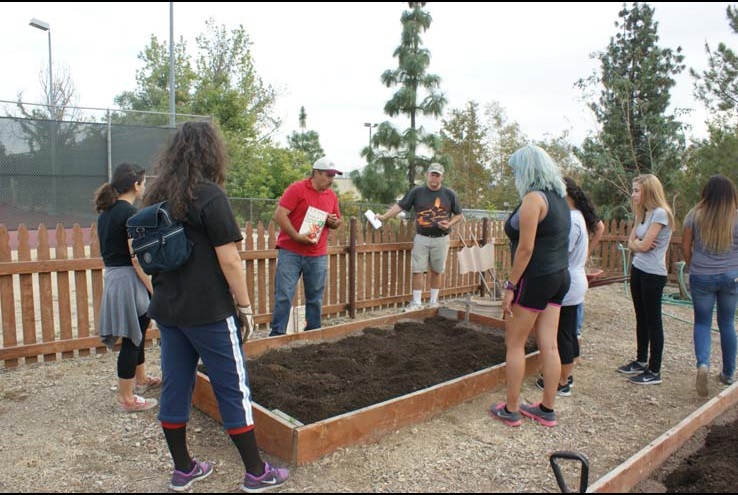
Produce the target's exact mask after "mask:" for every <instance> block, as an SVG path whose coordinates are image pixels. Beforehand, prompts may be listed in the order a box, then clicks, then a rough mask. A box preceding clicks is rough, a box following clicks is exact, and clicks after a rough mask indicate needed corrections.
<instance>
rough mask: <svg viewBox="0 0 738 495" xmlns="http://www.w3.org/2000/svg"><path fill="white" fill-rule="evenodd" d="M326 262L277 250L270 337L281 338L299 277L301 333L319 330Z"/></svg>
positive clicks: (324, 257) (325, 259)
mask: <svg viewBox="0 0 738 495" xmlns="http://www.w3.org/2000/svg"><path fill="white" fill-rule="evenodd" d="M327 260H328V256H327V255H325V256H303V255H300V254H297V253H294V252H292V251H289V250H287V249H279V250H278V254H277V272H276V274H275V276H274V311H273V313H272V331H271V332H270V333H269V336H270V337H274V336H275V335H284V334H285V332H286V329H287V323H288V322H289V320H290V309H291V308H292V299H294V297H295V289H296V288H297V282H298V280H300V275H302V284H303V288H304V289H305V330H314V329H316V328H320V315H321V312H322V309H323V289H324V288H325V276H326V272H327V271H328V270H327V268H328V264H327Z"/></svg>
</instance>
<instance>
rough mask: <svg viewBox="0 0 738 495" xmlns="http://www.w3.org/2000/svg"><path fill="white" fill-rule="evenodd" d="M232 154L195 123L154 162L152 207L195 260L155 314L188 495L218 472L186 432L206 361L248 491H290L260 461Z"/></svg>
mask: <svg viewBox="0 0 738 495" xmlns="http://www.w3.org/2000/svg"><path fill="white" fill-rule="evenodd" d="M226 164H227V155H226V149H225V145H224V143H223V140H222V138H221V137H220V135H219V133H218V131H217V130H216V128H215V127H214V126H213V125H212V124H211V123H209V122H187V123H185V124H184V125H182V126H181V127H180V128H179V129H178V130H177V132H176V133H175V134H174V135H173V136H172V139H171V140H170V142H169V144H168V146H167V147H166V148H165V149H164V151H163V153H162V155H161V157H160V158H159V159H158V161H157V163H156V167H155V170H154V173H155V175H156V178H155V179H154V180H153V181H152V182H153V183H152V184H151V186H150V188H149V191H148V193H147V194H146V196H145V198H144V202H145V203H146V204H154V203H158V202H160V201H167V202H168V206H169V209H170V211H171V213H172V215H173V216H174V217H175V218H176V219H178V220H180V221H181V222H182V224H183V225H184V227H185V232H186V234H187V238H188V239H189V241H190V242H191V244H192V253H191V255H190V257H189V259H188V260H187V262H185V264H184V265H182V266H181V267H179V268H178V269H176V270H173V271H169V272H163V273H158V274H155V275H154V276H153V277H152V281H153V286H154V295H153V297H152V298H151V305H150V307H149V315H150V316H151V317H152V318H153V319H154V320H156V323H157V325H158V327H159V330H160V332H161V366H162V371H163V374H164V387H163V389H162V393H161V404H160V408H159V420H160V421H161V426H162V429H163V430H164V437H165V438H166V441H167V445H168V446H169V452H170V453H171V455H172V459H173V461H174V473H173V474H172V480H171V483H170V484H169V488H171V489H172V490H175V491H184V490H187V489H188V488H189V487H190V485H192V483H193V482H195V481H198V480H201V479H204V478H206V477H207V476H209V475H210V474H211V473H212V471H213V467H212V465H211V464H210V463H208V462H200V461H197V460H195V459H193V458H192V457H191V455H190V453H189V451H188V448H187V436H186V428H187V422H188V421H189V418H190V409H191V404H192V392H193V389H194V387H195V378H196V368H197V362H198V360H199V359H202V362H203V363H204V365H205V366H206V368H207V371H208V376H209V378H210V383H211V384H212V385H213V392H214V393H215V396H216V398H217V400H218V407H219V409H220V414H221V417H222V420H223V427H224V428H225V430H226V431H227V432H228V435H229V436H230V437H231V440H232V441H233V443H234V444H235V445H236V448H237V449H238V451H239V453H240V455H241V459H242V461H243V465H244V468H245V470H246V474H245V475H244V479H243V483H242V484H241V487H240V488H241V490H243V491H246V492H261V491H265V490H269V489H272V488H276V487H278V486H280V485H282V484H283V483H284V482H285V481H286V480H287V478H288V476H289V472H288V471H287V470H286V469H282V468H276V467H273V466H271V465H269V463H266V462H264V461H262V459H261V456H260V454H259V449H258V447H257V445H256V436H255V433H254V416H253V410H252V404H251V390H250V388H249V378H248V373H247V371H246V359H245V358H244V352H243V335H242V333H241V326H243V327H244V330H245V331H246V332H247V334H248V333H250V332H251V330H252V329H253V316H252V311H251V300H250V298H249V293H248V289H247V287H246V279H245V277H244V276H243V265H242V262H241V258H240V255H239V252H238V243H239V242H240V241H241V239H243V236H242V234H241V229H240V228H239V226H238V224H237V223H236V219H235V218H234V216H233V212H232V211H231V206H230V203H229V202H228V198H227V197H226V194H225V191H224V190H223V184H224V183H225V174H226Z"/></svg>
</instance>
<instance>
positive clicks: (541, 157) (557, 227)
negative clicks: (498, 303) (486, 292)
mask: <svg viewBox="0 0 738 495" xmlns="http://www.w3.org/2000/svg"><path fill="white" fill-rule="evenodd" d="M509 163H510V166H511V167H512V169H513V173H514V175H515V187H516V189H517V190H518V194H519V195H520V198H521V202H520V204H519V205H518V206H517V208H515V210H514V211H513V212H512V214H511V215H510V217H509V218H508V219H507V221H506V222H505V234H507V236H508V238H509V239H510V251H511V253H512V259H513V263H512V268H511V269H510V275H509V278H508V280H506V281H505V285H504V289H505V290H504V293H503V295H502V309H503V314H504V316H505V346H506V348H507V353H506V366H505V373H506V378H507V400H506V402H500V403H498V404H496V405H493V406H492V407H491V408H490V414H491V415H492V416H493V417H495V418H497V419H499V420H500V421H502V422H503V423H505V424H506V425H508V426H520V424H521V423H522V421H521V414H522V415H524V416H527V417H529V418H531V419H533V420H534V421H537V422H539V423H540V424H542V425H544V426H555V425H556V414H555V412H554V401H555V399H556V388H557V385H558V381H559V374H560V372H561V362H560V360H559V352H558V347H557V343H556V336H557V330H558V326H559V311H560V309H561V302H562V300H563V298H564V295H565V294H566V292H567V291H568V290H569V270H568V266H569V260H568V247H569V229H570V226H571V218H570V214H569V205H568V204H567V202H566V199H565V197H566V185H565V184H564V181H563V179H562V177H561V170H560V169H559V167H558V165H556V163H554V161H553V160H552V159H551V157H550V156H549V155H548V153H546V151H544V150H543V149H542V148H540V147H538V146H535V145H527V146H524V147H522V148H520V149H519V150H517V151H516V152H515V153H513V154H512V156H511V157H510V161H509ZM534 328H535V330H536V340H537V343H538V349H539V351H540V355H541V363H542V364H543V381H544V384H545V387H544V390H543V398H542V400H541V401H540V402H538V403H536V404H521V403H520V387H521V386H522V383H523V376H524V375H525V343H526V341H527V340H528V335H529V334H530V332H531V330H532V329H534Z"/></svg>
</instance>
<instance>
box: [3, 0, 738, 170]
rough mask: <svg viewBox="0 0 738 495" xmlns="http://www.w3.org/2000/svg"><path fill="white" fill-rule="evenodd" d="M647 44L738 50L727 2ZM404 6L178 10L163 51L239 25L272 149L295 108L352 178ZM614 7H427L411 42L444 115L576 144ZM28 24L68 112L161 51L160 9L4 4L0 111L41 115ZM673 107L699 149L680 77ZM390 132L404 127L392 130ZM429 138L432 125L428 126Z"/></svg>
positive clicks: (682, 8) (690, 56) (673, 20)
mask: <svg viewBox="0 0 738 495" xmlns="http://www.w3.org/2000/svg"><path fill="white" fill-rule="evenodd" d="M651 5H652V6H654V7H655V9H656V14H655V15H656V20H657V21H658V22H659V35H660V38H661V39H660V45H661V46H662V47H669V48H676V47H677V46H681V47H682V48H683V52H684V54H685V56H686V60H685V62H686V64H687V66H688V67H694V68H695V69H697V70H702V69H703V68H704V67H705V66H706V56H705V51H704V44H705V42H708V43H709V44H710V46H712V47H713V48H714V47H716V46H717V44H718V43H719V42H721V41H722V42H726V43H727V44H728V45H730V46H738V39H737V38H736V35H735V34H733V33H732V31H730V28H729V27H728V23H727V20H726V17H725V8H726V6H727V5H730V3H728V2H707V3H696V2H684V3H678V2H651ZM406 7H407V3H406V2H386V3H364V2H353V3H352V2H342V3H321V2H312V3H289V2H277V3H269V4H266V3H261V2H239V3H223V2H211V3H207V4H204V3H199V2H190V3H178V2H174V31H175V38H177V39H179V37H180V36H182V37H184V38H185V40H187V46H188V48H189V51H190V53H191V54H192V55H195V52H194V49H195V42H194V38H195V36H196V35H198V34H200V33H202V32H204V31H205V21H206V20H207V19H208V18H211V17H212V18H213V19H214V20H215V22H216V24H218V25H220V24H225V25H226V27H227V28H235V27H237V26H238V25H239V24H242V25H243V26H244V28H245V29H246V32H247V33H248V34H249V36H250V37H251V41H252V42H253V55H254V59H255V64H256V69H257V71H258V73H259V74H260V76H261V77H262V78H263V79H264V80H265V82H267V83H269V84H272V85H273V86H274V87H276V88H277V89H278V90H279V92H280V94H281V96H280V98H279V103H278V106H277V115H278V116H279V117H280V118H281V119H282V120H283V123H284V124H283V126H282V129H281V132H280V133H279V134H278V135H277V139H278V140H279V141H280V142H281V143H283V144H284V143H286V139H285V137H286V136H287V135H288V134H290V133H291V132H292V131H294V130H296V129H297V128H298V113H299V109H300V106H302V105H304V106H305V108H306V111H307V114H308V121H307V123H308V128H309V129H312V130H316V131H318V132H319V133H320V137H321V144H322V145H323V148H324V149H325V151H326V153H327V154H328V155H330V156H332V157H333V158H334V159H335V160H336V161H337V162H338V163H341V164H342V166H344V168H346V169H347V170H351V169H356V168H360V167H361V166H362V165H363V162H362V159H361V157H360V156H359V150H360V148H361V147H362V146H365V145H366V143H367V142H368V139H369V136H368V129H367V127H365V126H364V123H365V122H382V121H384V120H387V118H386V116H385V115H384V114H383V108H384V104H385V102H386V101H387V100H388V99H389V98H390V96H391V95H392V92H393V90H392V89H388V88H385V87H384V86H383V85H382V84H381V82H380V75H381V73H382V72H384V71H385V70H387V69H394V68H395V67H396V66H397V63H396V59H394V58H393V57H392V53H393V51H394V49H395V48H396V47H397V46H398V44H399V41H400V32H401V23H400V16H401V14H402V12H403V10H404V9H405V8H406ZM621 8H622V3H621V2H600V3H593V2H592V3H567V2H557V3H515V4H512V3H507V2H487V3H466V2H455V3H447V2H429V3H428V4H427V10H428V11H429V12H430V13H431V15H432V17H433V23H432V25H431V27H430V29H429V30H428V31H427V33H425V35H424V36H423V40H424V44H425V46H426V48H428V49H429V50H430V52H431V55H432V59H431V65H430V69H429V71H430V72H431V73H434V74H437V75H439V76H440V77H441V79H442V82H441V90H442V91H443V92H444V93H445V94H446V97H447V98H448V101H449V104H448V106H447V110H448V109H450V108H461V107H463V106H464V105H465V103H466V102H467V101H469V100H474V101H476V102H478V103H480V104H481V105H484V104H486V103H489V102H493V101H496V102H499V103H500V104H501V105H502V106H503V107H504V108H505V109H506V110H507V115H508V117H509V118H510V119H511V120H514V121H517V122H518V123H519V124H520V126H521V128H522V131H523V132H524V133H525V134H527V135H528V136H529V137H531V138H534V139H540V138H543V137H544V136H546V135H558V134H560V133H561V132H562V131H564V130H567V131H569V133H570V135H571V140H572V142H575V143H578V142H580V141H581V140H582V139H583V138H584V137H585V136H586V135H587V134H588V133H589V132H592V131H593V130H594V128H595V126H594V120H593V118H592V116H591V115H590V114H589V112H588V111H587V110H586V108H585V106H584V104H583V103H582V102H581V93H580V91H579V90H577V89H576V88H574V83H575V81H576V80H577V79H579V78H582V77H587V76H588V75H590V74H591V73H592V71H593V70H595V69H596V68H597V64H596V62H595V61H594V60H592V59H591V58H590V54H591V53H593V52H595V51H599V50H603V49H604V48H605V47H606V46H607V44H608V43H609V40H610V37H612V36H614V35H615V32H616V31H615V27H614V23H615V21H617V20H618V17H617V14H618V11H619V10H620V9H621ZM32 17H35V18H38V19H41V20H43V21H45V22H47V23H49V24H50V26H51V44H52V59H53V65H54V72H55V73H58V72H60V71H62V70H65V71H68V73H69V75H70V76H71V79H72V80H73V81H74V83H75V85H76V87H77V91H78V94H79V101H78V105H79V106H84V107H102V108H107V107H111V108H113V107H114V105H113V97H114V96H115V95H116V94H118V93H120V92H122V91H126V90H132V89H134V88H135V73H136V70H137V69H139V68H140V67H141V66H142V64H141V62H140V61H139V60H138V58H137V55H138V53H139V52H141V51H142V50H143V49H144V47H145V46H146V45H147V44H148V41H149V38H150V36H151V35H152V34H154V35H156V36H157V38H159V40H162V41H167V42H168V40H169V2H150V3H118V2H92V3H75V2H65V3H45V2H32V3H23V2H5V3H4V4H3V15H2V18H1V19H0V44H1V45H2V46H3V47H4V48H3V50H2V52H0V67H3V77H2V78H0V100H15V99H16V96H17V94H18V93H19V92H20V91H22V92H23V95H24V100H25V101H29V102H41V101H42V95H41V92H42V91H41V86H40V83H39V78H40V77H41V76H42V74H43V75H44V76H45V75H46V70H47V68H48V38H47V33H45V32H42V31H40V30H38V29H35V28H33V27H31V26H29V25H28V23H29V21H30V19H31V18H32ZM672 102H673V104H674V105H675V106H677V107H681V108H693V109H694V112H693V113H692V114H691V116H690V117H689V118H688V119H687V120H688V122H689V123H690V124H692V125H693V127H694V132H693V134H694V135H696V136H698V137H701V136H704V129H705V126H704V123H703V121H704V119H705V113H704V109H703V108H702V105H701V104H699V103H698V102H696V101H694V98H693V96H692V80H691V78H690V77H689V76H688V74H687V71H685V73H684V74H683V75H682V76H680V77H679V79H678V80H677V86H676V87H675V88H674V90H673V91H672ZM395 120H396V122H398V123H399V124H400V125H402V126H403V127H405V126H407V121H406V119H395ZM425 125H427V127H428V128H429V129H431V130H433V131H437V130H438V129H439V128H440V122H427V123H425Z"/></svg>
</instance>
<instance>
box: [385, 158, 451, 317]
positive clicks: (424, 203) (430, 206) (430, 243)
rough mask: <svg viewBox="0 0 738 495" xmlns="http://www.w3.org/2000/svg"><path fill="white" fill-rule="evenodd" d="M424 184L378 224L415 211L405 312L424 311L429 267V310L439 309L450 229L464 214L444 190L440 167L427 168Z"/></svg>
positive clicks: (388, 212)
mask: <svg viewBox="0 0 738 495" xmlns="http://www.w3.org/2000/svg"><path fill="white" fill-rule="evenodd" d="M425 175H426V183H425V184H423V185H422V186H416V187H414V188H412V189H411V190H410V191H409V192H408V193H407V194H406V195H405V197H403V198H402V199H401V200H399V201H398V202H397V203H395V204H394V205H392V206H391V207H390V208H389V209H388V210H387V211H386V212H384V213H383V214H382V215H377V218H378V219H379V220H381V221H384V220H386V219H387V218H392V217H394V216H395V215H397V214H398V213H400V212H401V211H403V210H405V211H410V209H411V208H413V209H414V210H415V234H416V235H415V239H414V240H413V251H412V272H413V300H412V302H410V304H408V306H407V307H406V308H405V311H415V310H418V309H422V308H423V304H422V302H421V301H422V294H423V285H424V283H423V282H424V281H423V274H424V273H425V272H427V271H428V267H429V265H430V271H431V276H430V287H431V290H430V301H429V303H428V307H430V308H433V307H438V294H439V292H440V290H441V285H442V282H443V272H444V271H445V269H446V257H447V255H448V247H449V235H448V234H449V233H451V227H452V226H453V225H455V224H456V223H458V222H459V221H460V220H461V219H462V218H463V215H462V214H461V205H460V204H459V200H458V198H457V196H456V193H455V192H454V191H453V190H452V189H449V188H448V187H445V186H443V185H441V184H442V182H443V166H442V165H441V164H439V163H431V165H430V166H429V167H428V172H427V173H426V174H425Z"/></svg>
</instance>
